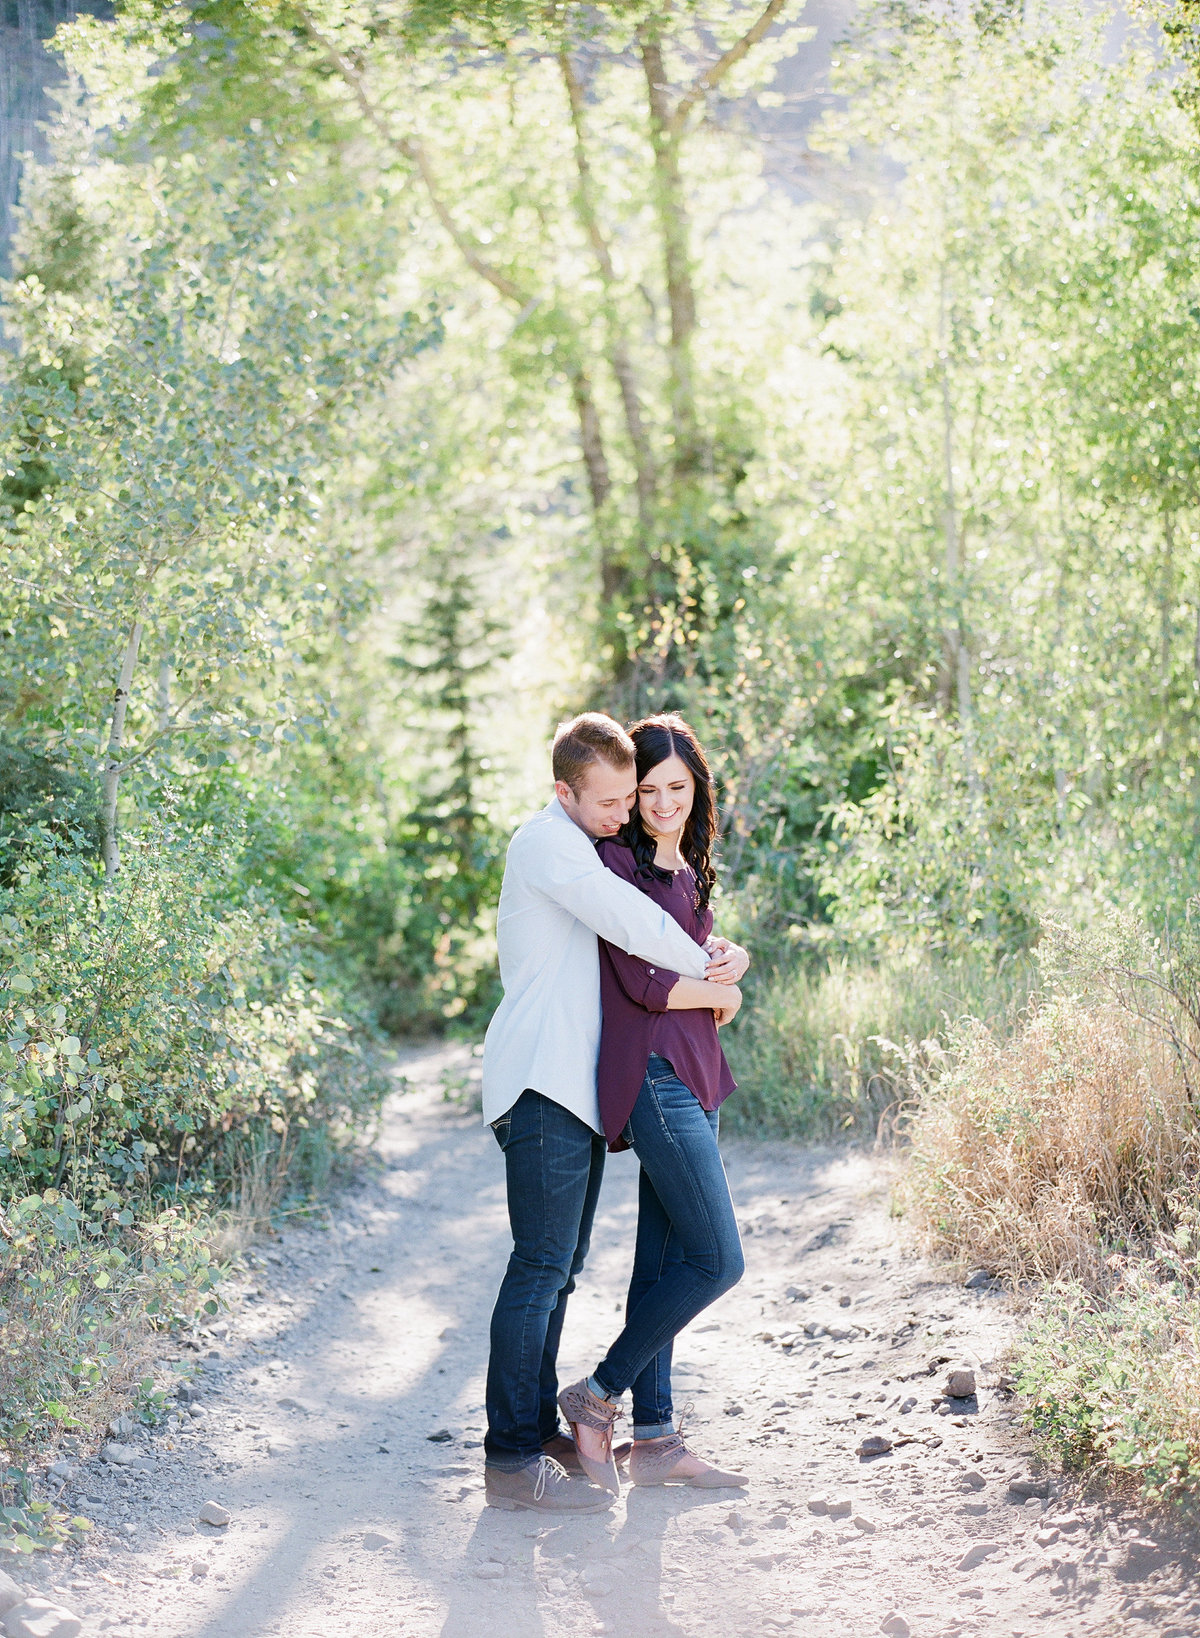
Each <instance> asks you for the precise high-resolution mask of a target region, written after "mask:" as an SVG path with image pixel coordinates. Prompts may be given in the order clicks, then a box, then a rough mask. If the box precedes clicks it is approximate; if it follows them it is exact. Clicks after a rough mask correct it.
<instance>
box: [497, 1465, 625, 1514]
mask: <svg viewBox="0 0 1200 1638" xmlns="http://www.w3.org/2000/svg"><path fill="white" fill-rule="evenodd" d="M483 1484H484V1491H485V1494H486V1497H487V1504H488V1506H489V1507H499V1508H503V1509H504V1510H506V1511H508V1512H512V1511H514V1510H515V1509H516V1508H519V1507H524V1508H529V1509H530V1510H531V1511H533V1512H535V1513H603V1512H606V1511H607V1510H608V1509H609V1508H610V1507H611V1506H612V1497H611V1495H610V1494H609V1493H608V1491H607V1490H599V1489H597V1487H596V1486H595V1485H594V1484H588V1482H587V1481H586V1479H572V1478H570V1477H569V1476H568V1474H567V1473H566V1472H565V1471H564V1469H563V1468H562V1467H561V1466H560V1465H559V1464H558V1462H556V1461H553V1460H552V1459H551V1458H550V1457H549V1456H537V1457H535V1458H534V1460H533V1461H532V1462H528V1463H527V1464H526V1465H525V1466H524V1467H519V1468H517V1470H516V1472H515V1473H507V1472H505V1470H504V1469H503V1468H499V1467H485V1468H484V1470H483Z"/></svg>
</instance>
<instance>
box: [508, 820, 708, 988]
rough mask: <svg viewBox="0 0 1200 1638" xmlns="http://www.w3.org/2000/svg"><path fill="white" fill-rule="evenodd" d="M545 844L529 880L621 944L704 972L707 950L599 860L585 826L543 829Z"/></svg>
mask: <svg viewBox="0 0 1200 1638" xmlns="http://www.w3.org/2000/svg"><path fill="white" fill-rule="evenodd" d="M539 841H541V842H542V843H543V844H544V845H543V848H542V851H541V852H540V853H539V855H538V857H537V858H536V859H533V860H531V861H530V863H529V866H528V869H529V876H528V878H527V879H528V880H529V881H531V882H532V883H533V884H534V885H535V886H537V887H539V888H540V889H541V891H542V892H543V893H545V894H546V896H547V898H550V899H553V900H554V902H555V904H558V905H561V906H562V908H563V909H564V910H569V911H570V913H571V915H573V916H575V917H576V918H577V919H578V920H579V921H581V922H583V924H584V926H585V927H590V928H591V929H592V931H593V933H598V934H599V935H600V937H601V938H606V939H607V940H608V942H609V943H610V944H615V945H616V946H617V948H618V949H619V950H625V951H627V952H628V953H629V954H630V955H636V956H641V957H642V958H643V960H645V961H651V962H653V963H654V964H655V966H660V967H668V968H670V970H671V971H672V972H674V973H680V974H682V975H684V976H685V977H687V978H703V977H704V974H705V970H706V968H707V967H708V956H707V955H706V954H705V952H704V950H703V949H702V948H701V946H700V945H699V944H697V943H696V942H695V940H694V939H690V938H689V937H688V935H687V934H686V933H685V932H684V930H683V928H682V927H681V926H680V925H679V923H678V922H677V921H676V920H675V918H674V916H672V915H670V914H669V913H668V912H667V911H666V910H664V909H662V908H661V906H660V905H657V904H655V902H654V900H653V899H650V898H647V896H646V894H645V893H642V892H640V891H639V890H638V889H637V888H636V887H634V885H633V884H632V882H624V881H622V880H621V879H620V877H619V876H615V875H614V874H613V872H612V871H611V870H606V869H605V868H604V866H603V865H602V864H601V862H600V860H599V858H598V857H597V855H596V853H595V851H594V850H593V848H592V845H591V843H590V842H589V841H588V840H587V838H586V837H585V836H584V834H583V832H582V831H579V832H578V845H576V839H575V837H572V836H555V837H554V838H553V839H552V838H551V837H549V836H546V835H545V833H544V832H543V833H542V836H541V837H540V838H539Z"/></svg>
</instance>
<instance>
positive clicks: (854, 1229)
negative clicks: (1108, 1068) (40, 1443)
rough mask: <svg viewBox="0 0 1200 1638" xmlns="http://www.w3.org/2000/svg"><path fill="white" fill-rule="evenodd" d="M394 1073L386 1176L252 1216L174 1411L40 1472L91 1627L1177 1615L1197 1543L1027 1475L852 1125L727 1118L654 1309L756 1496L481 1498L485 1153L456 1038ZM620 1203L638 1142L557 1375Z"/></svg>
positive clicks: (989, 1368) (1003, 1311)
mask: <svg viewBox="0 0 1200 1638" xmlns="http://www.w3.org/2000/svg"><path fill="white" fill-rule="evenodd" d="M400 1068H401V1072H402V1073H403V1074H404V1075H405V1076H407V1077H408V1087H407V1089H406V1090H404V1091H402V1092H400V1093H398V1094H397V1096H396V1097H395V1098H394V1099H393V1100H392V1102H391V1104H390V1107H389V1112H388V1118H387V1123H386V1129H385V1134H384V1138H383V1142H382V1145H381V1151H380V1155H381V1169H380V1170H379V1171H378V1173H377V1174H376V1175H374V1176H370V1175H368V1176H367V1177H365V1178H364V1180H363V1181H362V1182H361V1183H360V1185H359V1186H358V1187H357V1188H356V1189H355V1191H354V1192H353V1193H352V1194H351V1195H350V1196H349V1197H348V1198H347V1199H345V1200H344V1201H343V1202H342V1203H341V1205H340V1206H339V1208H338V1210H337V1211H336V1212H335V1213H334V1215H333V1216H332V1218H331V1221H330V1224H329V1227H328V1229H327V1231H325V1232H322V1231H321V1230H319V1229H317V1228H313V1227H308V1228H296V1229H293V1230H289V1231H288V1233H287V1234H286V1235H285V1236H284V1237H283V1239H281V1240H280V1241H278V1242H276V1243H274V1244H271V1245H269V1246H267V1247H265V1248H264V1249H263V1251H262V1253H261V1255H260V1256H259V1257H258V1259H257V1264H256V1266H255V1268H254V1270H253V1272H252V1274H251V1276H250V1277H249V1278H248V1279H247V1280H246V1281H245V1282H244V1287H243V1289H242V1292H241V1295H240V1302H239V1304H238V1306H237V1308H236V1312H235V1314H234V1316H233V1318H232V1320H231V1321H226V1320H221V1321H219V1322H218V1323H217V1324H215V1325H214V1326H213V1327H212V1328H211V1329H210V1331H209V1333H208V1334H207V1335H206V1336H204V1337H200V1338H197V1339H196V1341H197V1344H198V1346H197V1347H196V1348H194V1349H192V1350H181V1352H180V1355H179V1357H177V1358H176V1359H174V1360H167V1359H164V1360H162V1361H161V1362H160V1367H161V1370H162V1372H163V1373H166V1372H167V1371H168V1370H170V1369H174V1370H175V1371H179V1370H180V1369H186V1370H187V1372H188V1375H189V1377H190V1383H189V1385H188V1388H187V1390H186V1391H185V1392H184V1393H183V1394H182V1395H180V1396H179V1398H178V1399H177V1401H176V1406H175V1413H174V1415H173V1417H172V1419H171V1422H170V1424H169V1425H168V1426H166V1427H164V1428H161V1429H159V1430H157V1431H155V1432H154V1433H153V1434H147V1433H146V1432H145V1431H144V1430H143V1431H139V1430H138V1429H136V1428H135V1429H132V1430H131V1431H129V1432H126V1430H125V1429H124V1428H122V1430H121V1431H122V1434H123V1435H124V1437H123V1439H122V1440H121V1441H118V1443H121V1444H122V1445H123V1446H124V1447H125V1448H127V1449H129V1450H130V1451H131V1452H132V1454H133V1456H134V1458H135V1459H134V1460H131V1461H130V1460H126V1461H122V1460H121V1459H120V1457H118V1458H117V1459H116V1460H114V1459H113V1456H112V1454H110V1455H109V1459H108V1460H107V1461H105V1460H102V1459H95V1458H89V1459H85V1460H82V1461H80V1462H78V1463H75V1464H69V1465H68V1467H67V1468H66V1469H65V1470H64V1469H61V1468H60V1470H59V1471H58V1472H57V1473H55V1474H52V1475H49V1476H48V1482H49V1483H52V1484H53V1485H55V1486H58V1487H59V1489H60V1491H61V1494H62V1497H63V1499H64V1500H65V1502H66V1503H67V1505H69V1506H70V1507H71V1509H72V1510H73V1511H76V1512H81V1513H84V1514H86V1515H87V1516H89V1517H91V1518H93V1519H94V1520H95V1522H96V1530H95V1532H94V1536H93V1538H92V1539H91V1540H90V1541H89V1543H88V1545H87V1546H86V1547H85V1548H84V1549H83V1550H82V1552H81V1553H80V1554H79V1555H78V1556H77V1558H76V1559H75V1561H74V1562H73V1563H70V1562H64V1560H63V1558H62V1556H61V1555H60V1556H59V1557H58V1558H57V1559H56V1560H55V1561H53V1562H45V1561H39V1562H37V1563H35V1564H34V1565H33V1566H30V1567H28V1568H26V1567H24V1566H23V1567H22V1568H21V1570H20V1571H19V1574H20V1576H21V1579H22V1581H23V1582H25V1583H26V1584H27V1585H26V1591H27V1592H28V1593H29V1594H30V1596H38V1597H42V1598H44V1599H45V1600H46V1601H47V1602H48V1603H61V1604H64V1605H67V1606H68V1607H69V1608H70V1609H71V1610H72V1611H76V1612H78V1613H79V1614H80V1615H81V1616H82V1617H83V1619H84V1632H83V1638H92V1635H93V1634H103V1638H134V1635H136V1638H376V1635H377V1634H379V1633H382V1632H387V1633H389V1634H394V1635H396V1638H583V1635H591V1634H604V1633H611V1634H613V1635H616V1638H633V1635H635V1634H636V1635H637V1638H642V1635H643V1634H644V1635H650V1638H653V1635H656V1634H661V1635H664V1638H665V1635H672V1638H709V1635H712V1638H716V1635H718V1634H719V1635H721V1638H763V1635H769V1634H776V1633H783V1634H787V1633H795V1634H797V1635H800V1634H803V1638H859V1635H861V1638H868V1635H870V1638H873V1635H874V1634H877V1633H886V1634H891V1635H892V1638H905V1635H910V1638H957V1635H959V1634H963V1635H965V1634H968V1633H970V1634H976V1633H979V1634H994V1635H995V1638H1033V1635H1034V1634H1042V1635H1046V1638H1090V1635H1095V1638H1100V1635H1103V1638H1125V1635H1127V1634H1143V1635H1146V1638H1181V1635H1194V1634H1197V1633H1200V1586H1197V1585H1196V1584H1194V1583H1193V1582H1192V1581H1191V1580H1189V1572H1187V1571H1186V1570H1185V1569H1184V1568H1181V1565H1183V1564H1187V1563H1194V1562H1195V1560H1196V1552H1195V1543H1191V1542H1179V1541H1174V1540H1168V1539H1167V1538H1166V1537H1165V1536H1164V1535H1162V1534H1161V1532H1159V1533H1156V1531H1155V1529H1154V1528H1152V1527H1151V1526H1150V1525H1149V1524H1148V1523H1147V1521H1146V1520H1144V1519H1138V1518H1136V1517H1134V1516H1132V1515H1126V1514H1123V1513H1121V1512H1119V1511H1117V1510H1115V1509H1108V1510H1103V1509H1101V1508H1099V1507H1097V1506H1095V1505H1091V1504H1088V1503H1086V1502H1085V1501H1084V1500H1083V1499H1082V1498H1080V1497H1078V1496H1068V1495H1066V1494H1063V1493H1061V1492H1060V1489H1059V1487H1057V1486H1056V1485H1054V1484H1053V1483H1050V1482H1049V1481H1048V1478H1047V1476H1046V1475H1044V1474H1042V1473H1040V1472H1039V1471H1038V1469H1037V1465H1036V1462H1035V1461H1034V1460H1033V1453H1032V1451H1031V1450H1030V1448H1029V1446H1028V1443H1027V1442H1026V1439H1025V1436H1024V1435H1023V1433H1022V1431H1021V1429H1020V1427H1019V1425H1018V1424H1017V1423H1016V1422H1015V1421H1014V1418H1013V1409H1012V1405H1011V1402H1010V1401H1009V1400H1008V1399H1007V1398H1006V1397H1005V1395H1004V1393H1003V1392H1002V1391H1001V1390H1000V1387H999V1382H1000V1370H999V1366H1000V1362H1001V1359H1002V1356H1003V1353H1004V1350H1005V1348H1006V1346H1007V1345H1008V1343H1009V1340H1010V1338H1011V1335H1012V1327H1013V1323H1014V1322H1013V1318H1012V1316H1011V1314H1010V1312H1009V1310H1008V1307H1007V1304H1006V1299H1005V1297H1004V1295H1003V1293H1002V1292H1000V1291H998V1290H997V1289H996V1288H995V1287H993V1286H992V1285H991V1284H990V1283H988V1282H987V1281H985V1280H977V1281H975V1283H974V1288H973V1289H970V1290H968V1289H966V1288H964V1287H963V1286H961V1285H952V1284H948V1283H946V1281H945V1278H944V1277H943V1275H942V1274H940V1273H939V1272H937V1271H935V1270H931V1269H930V1268H929V1267H928V1266H926V1265H925V1264H923V1263H921V1262H920V1261H918V1260H915V1259H912V1258H908V1257H905V1256H904V1255H903V1254H902V1252H901V1250H900V1248H899V1246H898V1244H897V1240H896V1235H895V1228H894V1225H893V1223H892V1221H891V1219H890V1218H889V1215H888V1210H887V1205H888V1183H889V1179H888V1176H887V1172H886V1167H885V1166H884V1165H883V1164H882V1163H880V1162H878V1161H877V1160H874V1159H872V1158H871V1157H868V1156H865V1155H862V1154H857V1153H853V1152H846V1151H838V1150H824V1151H817V1150H805V1149H802V1148H799V1147H794V1146H789V1145H784V1144H764V1143H750V1142H731V1143H729V1144H728V1145H727V1146H726V1154H727V1162H728V1167H729V1172H730V1178H731V1182H732V1184H733V1189H734V1194H735V1197H736V1199H737V1202H738V1209H739V1216H740V1220H741V1222H742V1226H743V1231H744V1235H745V1244H746V1260H747V1273H746V1277H745V1279H744V1281H743V1282H742V1284H741V1285H740V1286H739V1287H738V1288H737V1289H736V1290H735V1291H733V1292H731V1293H730V1294H729V1295H728V1296H727V1297H726V1298H724V1299H723V1300H722V1301H721V1302H720V1303H719V1304H718V1305H717V1306H716V1307H715V1308H714V1309H712V1310H710V1311H709V1312H708V1313H706V1314H704V1315H702V1316H701V1318H700V1319H699V1320H698V1321H697V1323H696V1324H695V1325H693V1326H692V1327H691V1329H690V1330H689V1331H688V1332H686V1333H685V1334H684V1336H683V1337H682V1338H681V1339H680V1342H679V1345H678V1347H677V1350H676V1359H677V1386H678V1390H679V1391H678V1401H679V1408H682V1407H683V1405H684V1404H686V1403H687V1402H688V1401H691V1402H693V1404H694V1407H695V1408H694V1411H693V1413H692V1415H691V1419H690V1422H689V1427H690V1430H691V1431H692V1433H693V1435H694V1441H695V1444H696V1446H697V1448H699V1449H700V1450H701V1451H703V1452H705V1453H706V1454H709V1455H711V1456H712V1457H713V1458H714V1459H716V1460H717V1461H719V1462H721V1463H723V1464H726V1465H733V1464H736V1465H738V1466H743V1467H745V1468H746V1469H747V1470H748V1471H749V1472H750V1474H751V1476H752V1482H751V1485H750V1488H749V1490H748V1491H747V1492H737V1493H722V1492H712V1491H707V1492H706V1491H689V1490H685V1489H670V1490H634V1491H629V1492H627V1493H626V1495H625V1496H624V1497H623V1498H622V1500H621V1501H620V1503H619V1504H618V1505H617V1507H616V1508H615V1509H614V1510H613V1511H612V1513H611V1514H608V1515H598V1516H589V1517H585V1518H574V1519H572V1518H565V1519H560V1520H556V1519H554V1518H551V1517H544V1516H535V1515H532V1514H524V1513H501V1512H496V1511H493V1510H490V1509H488V1508H485V1507H484V1505H483V1494H482V1473H481V1466H482V1449H481V1443H480V1442H481V1439H482V1435H483V1375H484V1367H485V1362H486V1339H487V1324H488V1316H489V1310H490V1305H491V1301H492V1298H493V1295H494V1292H495V1288H496V1285H497V1283H498V1280H499V1276H500V1273H501V1270H502V1267H503V1263H504V1259H505V1256H506V1252H507V1241H506V1234H505V1228H504V1205H503V1187H502V1177H501V1167H500V1156H499V1152H498V1151H497V1149H496V1147H495V1143H494V1141H493V1139H492V1138H491V1136H490V1134H489V1133H488V1132H487V1131H486V1130H485V1129H484V1128H483V1127H482V1126H481V1124H480V1122H479V1120H478V1117H477V1116H476V1115H475V1114H474V1113H472V1112H470V1111H469V1110H467V1109H464V1108H463V1107H462V1105H461V1104H460V1103H458V1102H453V1101H451V1102H447V1101H446V1098H445V1096H444V1095H443V1088H447V1089H451V1090H453V1089H454V1088H455V1087H456V1086H457V1085H459V1084H460V1083H461V1079H462V1077H463V1075H464V1073H468V1074H469V1073H470V1071H471V1069H472V1060H471V1058H470V1056H469V1054H468V1053H467V1051H466V1049H465V1048H461V1047H449V1048H446V1047H438V1048H431V1049H425V1050H424V1051H422V1052H414V1053H412V1054H409V1055H408V1058H407V1060H406V1061H405V1060H402V1062H401V1065H400ZM635 1209H636V1164H635V1162H634V1161H633V1159H632V1157H630V1156H628V1155H624V1156H614V1157H611V1159H610V1163H609V1168H608V1175H607V1177H606V1181H605V1188H604V1195H603V1197H602V1200H601V1207H600V1214H599V1218H598V1221H597V1229H596V1234H595V1237H594V1242H593V1255H592V1258H591V1261H590V1265H589V1268H588V1269H587V1270H586V1272H585V1274H584V1277H583V1280H582V1281H581V1284H580V1289H579V1292H578V1294H577V1296H576V1297H575V1298H574V1299H573V1308H572V1312H571V1314H570V1317H569V1319H568V1323H567V1331H566V1335H565V1337H564V1342H563V1349H562V1365H563V1370H564V1372H565V1373H566V1377H565V1379H568V1380H569V1379H570V1378H571V1377H572V1376H574V1375H578V1374H579V1373H580V1372H581V1371H583V1370H584V1369H588V1368H590V1367H591V1366H592V1365H593V1364H594V1363H595V1361H596V1359H597V1358H598V1357H599V1355H600V1353H601V1352H602V1350H603V1346H604V1344H605V1342H606V1340H607V1339H608V1338H609V1337H610V1336H611V1334H612V1332H613V1330H614V1328H615V1327H616V1326H617V1325H618V1324H619V1321H620V1310H621V1306H622V1295H623V1291H622V1288H623V1284H624V1280H625V1276H626V1274H627V1270H628V1265H629V1257H630V1251H631V1244H632V1236H633V1225H634V1214H635ZM968 1378H970V1381H969V1382H968ZM964 1388H969V1389H970V1393H969V1395H963V1394H962V1393H961V1392H960V1393H955V1391H954V1390H962V1389H964ZM110 1450H111V1447H110ZM206 1518H207V1519H208V1520H211V1521H212V1522H205V1520H206ZM226 1518H227V1519H228V1522H227V1523H226V1522H223V1521H224V1520H225V1519H226ZM38 1577H40V1580H39V1581H38V1585H36V1586H35V1585H34V1584H33V1583H34V1580H35V1578H38ZM56 1578H57V1580H56ZM64 1638H65V1635H64Z"/></svg>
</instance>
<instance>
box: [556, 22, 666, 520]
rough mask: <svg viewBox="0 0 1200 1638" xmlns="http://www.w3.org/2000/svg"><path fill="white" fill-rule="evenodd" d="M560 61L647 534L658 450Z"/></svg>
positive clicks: (579, 205)
mask: <svg viewBox="0 0 1200 1638" xmlns="http://www.w3.org/2000/svg"><path fill="white" fill-rule="evenodd" d="M558 61H559V66H560V68H561V70H562V77H563V84H564V86H565V87H566V91H567V101H568V103H569V104H570V108H571V124H572V126H573V127H574V130H575V171H576V176H577V178H578V185H577V187H576V190H575V209H576V213H577V215H578V217H579V220H580V224H581V225H582V227H583V230H584V232H585V234H586V235H587V240H588V243H589V245H590V246H591V248H592V254H593V256H594V257H595V259H596V266H597V268H598V269H599V272H600V281H601V283H602V285H603V287H604V320H605V326H606V328H607V331H608V354H609V366H610V368H611V369H612V373H613V377H614V379H615V380H616V383H617V390H618V392H619V393H620V395H621V407H622V410H623V411H624V415H625V430H626V432H627V433H628V435H629V443H630V447H631V449H632V451H633V464H634V470H635V473H636V481H637V508H638V524H639V526H640V528H641V531H642V534H643V536H645V535H647V534H648V533H649V532H650V527H651V523H652V521H653V517H654V497H655V490H656V488H657V482H658V480H657V474H656V472H655V466H654V455H653V452H652V451H651V448H650V439H649V437H648V436H647V433H646V426H645V422H644V421H643V420H642V405H641V398H640V395H639V393H638V386H637V376H636V372H635V370H634V365H633V359H632V356H631V355H630V351H629V343H628V340H627V338H626V336H625V333H624V329H623V327H622V325H621V320H620V315H619V313H618V311H617V304H616V298H615V294H614V287H615V285H616V270H615V268H614V267H613V259H612V252H611V250H610V248H609V244H608V240H607V239H606V238H605V236H604V232H603V229H602V228H601V226H600V216H599V212H598V210H597V208H596V191H595V182H594V178H593V175H592V167H591V161H590V160H589V158H588V151H587V142H586V140H585V137H584V124H583V88H582V87H581V86H580V83H579V78H578V76H577V75H576V73H575V65H574V63H573V62H572V61H571V54H570V52H569V51H567V49H566V48H565V47H564V48H563V49H562V50H561V51H560V52H559V54H558Z"/></svg>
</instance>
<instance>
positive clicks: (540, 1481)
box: [533, 1456, 567, 1501]
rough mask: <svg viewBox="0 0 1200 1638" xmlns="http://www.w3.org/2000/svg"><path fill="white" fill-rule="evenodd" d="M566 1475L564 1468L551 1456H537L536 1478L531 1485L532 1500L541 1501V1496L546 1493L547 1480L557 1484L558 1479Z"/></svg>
mask: <svg viewBox="0 0 1200 1638" xmlns="http://www.w3.org/2000/svg"><path fill="white" fill-rule="evenodd" d="M566 1476H567V1470H566V1468H565V1467H564V1466H563V1465H562V1463H561V1462H556V1461H555V1460H554V1457H553V1456H539V1457H538V1466H537V1479H536V1480H535V1481H534V1486H533V1499H534V1501H541V1499H542V1497H543V1496H544V1495H545V1494H546V1485H547V1483H548V1482H550V1481H553V1483H555V1484H557V1483H558V1481H559V1480H560V1479H565V1478H566Z"/></svg>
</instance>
